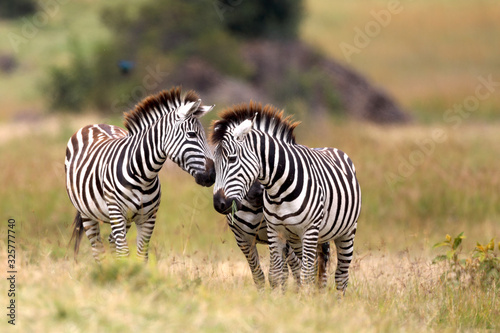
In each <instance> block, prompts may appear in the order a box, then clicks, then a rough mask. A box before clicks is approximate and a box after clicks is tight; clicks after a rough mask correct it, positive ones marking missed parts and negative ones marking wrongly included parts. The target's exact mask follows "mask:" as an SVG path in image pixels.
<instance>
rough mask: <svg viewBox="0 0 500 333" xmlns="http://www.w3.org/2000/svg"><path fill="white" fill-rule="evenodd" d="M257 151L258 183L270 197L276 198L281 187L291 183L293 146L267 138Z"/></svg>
mask: <svg viewBox="0 0 500 333" xmlns="http://www.w3.org/2000/svg"><path fill="white" fill-rule="evenodd" d="M266 139H267V140H264V141H262V143H261V144H260V150H259V160H260V166H261V168H260V173H259V181H260V182H261V183H262V185H264V187H265V189H266V191H267V193H268V195H269V196H271V197H278V196H279V195H280V190H281V189H282V187H283V186H287V185H289V183H291V182H292V181H293V178H294V175H295V168H296V167H297V159H296V156H295V154H294V153H293V149H294V148H293V146H292V145H290V144H287V143H283V142H278V141H277V140H275V139H273V138H270V137H267V138H266Z"/></svg>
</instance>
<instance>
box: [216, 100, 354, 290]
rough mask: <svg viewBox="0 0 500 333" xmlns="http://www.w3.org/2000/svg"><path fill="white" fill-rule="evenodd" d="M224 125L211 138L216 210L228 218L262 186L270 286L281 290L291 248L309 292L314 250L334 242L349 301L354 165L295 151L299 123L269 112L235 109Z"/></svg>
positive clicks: (343, 157)
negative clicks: (253, 187)
mask: <svg viewBox="0 0 500 333" xmlns="http://www.w3.org/2000/svg"><path fill="white" fill-rule="evenodd" d="M220 118H221V119H220V120H218V121H217V122H216V123H214V125H213V130H212V135H211V139H212V142H213V143H214V144H215V145H216V147H215V153H214V156H215V160H214V162H215V169H216V181H215V185H214V196H213V203H214V208H215V209H216V210H217V211H218V212H220V213H225V212H227V211H228V209H230V208H231V207H232V205H233V204H234V203H236V206H237V208H238V209H239V208H240V207H241V200H242V198H243V197H244V196H245V194H246V193H247V192H248V190H249V188H250V186H251V185H252V184H253V182H254V181H255V180H257V179H258V180H259V181H260V182H261V183H262V185H263V186H264V188H265V193H264V206H263V210H264V218H265V220H266V223H267V236H268V241H269V243H270V245H269V247H270V252H271V267H270V271H269V280H270V283H271V286H272V287H273V288H276V287H277V286H279V285H282V284H283V282H284V276H283V274H282V272H283V257H284V252H286V244H287V243H289V244H290V245H291V246H292V247H293V248H294V251H295V252H296V253H300V254H301V255H300V260H301V262H302V265H301V271H300V282H301V284H307V285H310V284H311V282H312V281H313V278H314V263H315V259H316V253H317V248H318V247H320V246H323V245H322V244H324V243H326V242H328V241H330V240H333V241H334V242H335V246H336V249H337V268H336V271H335V282H336V285H337V290H339V291H340V292H341V293H342V294H345V290H346V288H347V284H348V280H349V266H350V263H351V261H352V257H353V245H354V236H355V234H356V229H357V220H358V217H359V213H360V210H361V190H360V186H359V183H358V181H357V178H356V170H355V167H354V164H353V163H352V161H351V159H350V158H349V157H348V156H347V154H345V153H344V152H342V151H340V150H338V149H335V148H324V149H311V148H308V147H306V146H303V145H300V144H297V143H296V142H295V136H294V133H293V130H294V129H295V127H296V126H297V125H298V123H297V122H293V121H292V120H291V117H290V116H289V117H286V118H285V117H284V115H283V111H282V110H278V109H277V108H275V107H274V106H272V105H266V106H265V107H262V105H261V104H256V103H253V102H251V103H250V104H241V105H236V106H233V107H231V108H229V109H227V110H226V111H224V112H222V113H221V115H220Z"/></svg>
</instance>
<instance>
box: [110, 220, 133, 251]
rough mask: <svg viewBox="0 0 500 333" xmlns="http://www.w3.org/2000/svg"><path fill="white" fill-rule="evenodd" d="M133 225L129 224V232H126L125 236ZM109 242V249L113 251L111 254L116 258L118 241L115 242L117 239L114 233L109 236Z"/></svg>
mask: <svg viewBox="0 0 500 333" xmlns="http://www.w3.org/2000/svg"><path fill="white" fill-rule="evenodd" d="M131 225H132V222H128V223H127V230H126V232H125V234H128V230H129V229H130V226H131ZM108 242H109V249H110V251H111V254H112V255H113V256H116V241H115V238H114V237H113V233H110V234H109V237H108Z"/></svg>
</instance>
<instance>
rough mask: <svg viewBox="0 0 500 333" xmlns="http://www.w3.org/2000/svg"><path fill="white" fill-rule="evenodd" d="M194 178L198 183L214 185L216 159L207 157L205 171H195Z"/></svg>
mask: <svg viewBox="0 0 500 333" xmlns="http://www.w3.org/2000/svg"><path fill="white" fill-rule="evenodd" d="M194 179H195V181H196V183H197V184H198V185H201V186H206V187H210V186H212V185H213V184H214V183H215V168H214V161H213V160H211V159H209V158H207V159H206V161H205V171H204V172H197V173H195V175H194Z"/></svg>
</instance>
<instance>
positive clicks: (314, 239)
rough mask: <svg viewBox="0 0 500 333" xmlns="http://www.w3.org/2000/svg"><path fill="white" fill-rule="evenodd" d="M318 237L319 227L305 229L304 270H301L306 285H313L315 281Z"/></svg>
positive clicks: (303, 245) (301, 277) (302, 280)
mask: <svg viewBox="0 0 500 333" xmlns="http://www.w3.org/2000/svg"><path fill="white" fill-rule="evenodd" d="M318 237H319V230H318V228H317V227H311V228H309V229H308V230H306V231H305V233H304V237H303V239H302V270H301V272H300V281H301V283H303V284H306V285H311V284H312V283H313V282H314V277H315V274H314V273H315V270H314V268H315V267H314V262H315V261H316V249H317V247H318Z"/></svg>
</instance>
